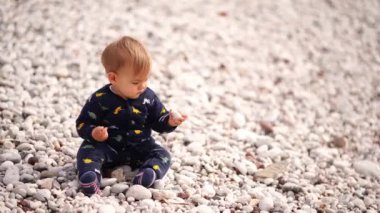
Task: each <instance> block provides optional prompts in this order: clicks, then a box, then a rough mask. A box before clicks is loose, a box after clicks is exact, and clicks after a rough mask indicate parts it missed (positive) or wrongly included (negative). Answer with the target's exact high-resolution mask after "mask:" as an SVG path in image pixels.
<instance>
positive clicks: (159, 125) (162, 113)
mask: <svg viewBox="0 0 380 213" xmlns="http://www.w3.org/2000/svg"><path fill="white" fill-rule="evenodd" d="M150 92H151V95H152V96H153V99H152V100H153V101H152V103H151V105H150V108H149V118H148V119H149V122H150V124H151V127H152V129H153V130H154V131H156V132H159V133H163V132H171V131H173V130H175V129H176V127H177V126H172V125H170V124H169V117H170V113H169V111H168V110H167V109H166V108H165V106H164V105H163V104H162V103H161V101H160V99H159V98H158V97H157V96H156V94H154V92H153V91H150Z"/></svg>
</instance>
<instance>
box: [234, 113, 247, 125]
mask: <svg viewBox="0 0 380 213" xmlns="http://www.w3.org/2000/svg"><path fill="white" fill-rule="evenodd" d="M245 123H246V120H245V116H244V115H243V114H241V113H235V115H234V116H233V118H232V126H233V127H235V128H237V129H239V128H241V127H243V126H244V125H245Z"/></svg>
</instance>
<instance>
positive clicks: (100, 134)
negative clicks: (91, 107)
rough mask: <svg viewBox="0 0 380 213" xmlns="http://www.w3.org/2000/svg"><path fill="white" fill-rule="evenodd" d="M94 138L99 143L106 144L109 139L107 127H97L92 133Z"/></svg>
mask: <svg viewBox="0 0 380 213" xmlns="http://www.w3.org/2000/svg"><path fill="white" fill-rule="evenodd" d="M91 135H92V137H93V138H94V139H95V140H96V141H99V142H104V141H105V140H107V138H108V132H107V127H103V126H97V127H95V128H94V129H93V130H92V132H91Z"/></svg>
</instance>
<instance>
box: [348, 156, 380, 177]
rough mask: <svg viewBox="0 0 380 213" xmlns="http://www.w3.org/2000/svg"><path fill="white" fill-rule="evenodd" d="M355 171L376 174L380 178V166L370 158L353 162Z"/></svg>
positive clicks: (368, 174)
mask: <svg viewBox="0 0 380 213" xmlns="http://www.w3.org/2000/svg"><path fill="white" fill-rule="evenodd" d="M353 167H354V169H355V171H356V172H357V173H359V174H362V175H364V176H374V177H377V178H380V166H379V164H378V163H374V162H372V161H369V160H360V161H355V162H354V163H353Z"/></svg>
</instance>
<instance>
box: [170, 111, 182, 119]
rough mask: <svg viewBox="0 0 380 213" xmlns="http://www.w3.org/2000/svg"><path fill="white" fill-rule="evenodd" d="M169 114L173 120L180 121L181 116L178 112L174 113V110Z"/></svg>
mask: <svg viewBox="0 0 380 213" xmlns="http://www.w3.org/2000/svg"><path fill="white" fill-rule="evenodd" d="M171 114H172V115H173V118H174V119H182V115H181V113H179V112H177V111H175V110H172V111H171Z"/></svg>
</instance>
